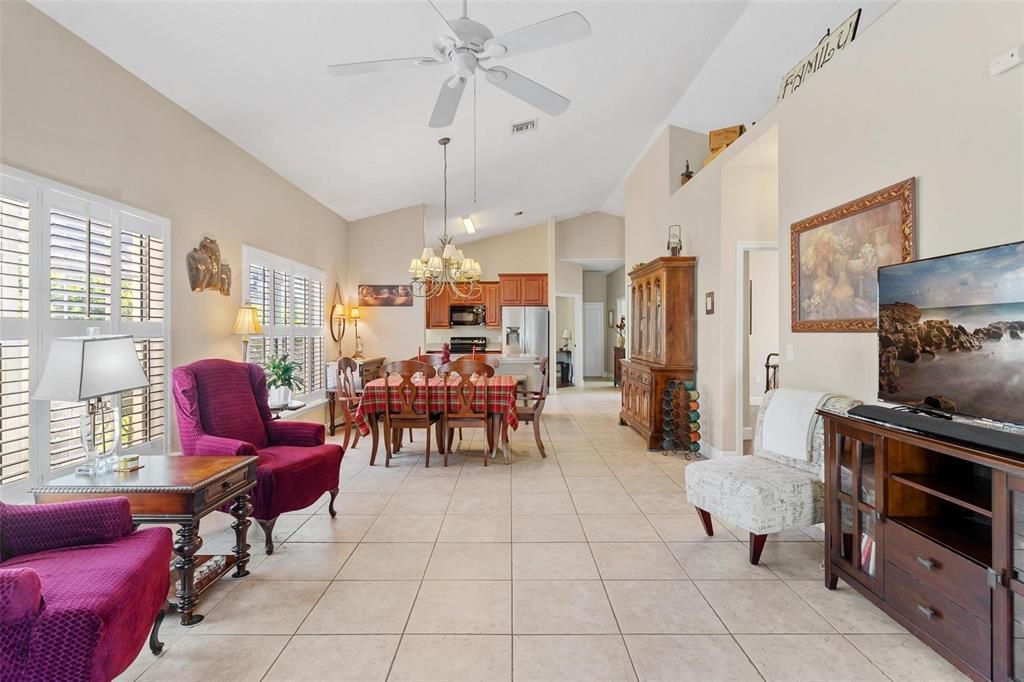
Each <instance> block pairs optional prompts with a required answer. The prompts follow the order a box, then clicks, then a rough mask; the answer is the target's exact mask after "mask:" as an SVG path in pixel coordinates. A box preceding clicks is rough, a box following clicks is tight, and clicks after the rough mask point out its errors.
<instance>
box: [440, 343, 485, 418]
mask: <svg viewBox="0 0 1024 682" xmlns="http://www.w3.org/2000/svg"><path fill="white" fill-rule="evenodd" d="M452 375H454V376H455V377H458V381H457V382H452V380H451V379H452ZM441 376H442V377H443V379H444V415H445V417H446V418H448V419H481V418H483V419H486V418H487V380H488V379H489V378H491V377H493V376H494V367H492V366H491V365H488V364H487V363H486V362H482V361H480V360H471V359H468V358H462V359H460V360H453V361H452V362H449V363H448V364H446V365H442V367H441ZM474 376H475V377H477V380H476V381H473V377H474ZM478 394H479V395H482V396H483V402H482V404H483V408H482V409H480V410H477V409H475V407H474V405H473V403H474V402H475V401H476V399H477V395H478ZM453 396H454V398H453Z"/></svg>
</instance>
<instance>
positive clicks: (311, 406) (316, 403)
mask: <svg viewBox="0 0 1024 682" xmlns="http://www.w3.org/2000/svg"><path fill="white" fill-rule="evenodd" d="M326 404H327V398H316V399H314V400H311V401H309V402H308V403H306V404H305V405H304V406H303V407H300V408H299V409H297V410H284V411H283V412H281V413H280V414H279V415H278V416H279V417H280V418H281V419H294V418H296V417H301V416H303V415H305V414H306V413H307V412H312V411H313V410H318V409H321V408H322V407H323V406H324V405H326Z"/></svg>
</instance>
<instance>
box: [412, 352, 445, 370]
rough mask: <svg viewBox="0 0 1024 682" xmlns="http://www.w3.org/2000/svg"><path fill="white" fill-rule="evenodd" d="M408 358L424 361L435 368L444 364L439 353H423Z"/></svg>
mask: <svg viewBox="0 0 1024 682" xmlns="http://www.w3.org/2000/svg"><path fill="white" fill-rule="evenodd" d="M409 359H410V360H415V361H416V362H425V363H427V364H428V365H430V366H431V367H434V368H435V369H436V368H437V367H440V366H441V365H443V364H444V363H443V362H441V354H440V353H424V354H423V355H414V356H412V357H411V358H409Z"/></svg>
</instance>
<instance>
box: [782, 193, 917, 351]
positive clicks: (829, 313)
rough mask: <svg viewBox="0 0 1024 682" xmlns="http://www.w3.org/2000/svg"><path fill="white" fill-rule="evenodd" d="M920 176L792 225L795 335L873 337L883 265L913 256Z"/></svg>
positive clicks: (791, 258)
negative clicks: (916, 189) (869, 334)
mask: <svg viewBox="0 0 1024 682" xmlns="http://www.w3.org/2000/svg"><path fill="white" fill-rule="evenodd" d="M914 184H915V183H914V178H908V179H906V180H904V181H903V182H898V183H896V184H895V185H892V186H890V187H886V188H885V189H882V190H879V191H877V192H874V193H872V194H868V195H867V196H863V197H860V198H859V199H854V200H853V201H850V202H847V203H845V204H843V205H842V206H837V207H836V208H833V209H829V210H828V211H824V212H822V213H819V214H817V215H814V216H811V217H810V218H806V219H804V220H801V221H799V222H796V223H793V225H792V226H791V228H790V263H791V266H792V268H791V273H790V277H791V289H792V294H791V311H792V325H793V331H794V332H873V331H875V330H876V329H877V328H878V268H879V266H882V265H892V264H894V263H906V262H908V261H911V260H913V258H914Z"/></svg>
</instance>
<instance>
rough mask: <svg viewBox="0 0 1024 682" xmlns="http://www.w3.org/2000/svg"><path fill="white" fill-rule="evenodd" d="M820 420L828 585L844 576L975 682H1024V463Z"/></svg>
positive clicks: (850, 421)
mask: <svg viewBox="0 0 1024 682" xmlns="http://www.w3.org/2000/svg"><path fill="white" fill-rule="evenodd" d="M819 414H821V415H822V416H823V417H824V418H825V443H826V447H825V452H826V458H825V495H826V498H825V499H826V503H827V505H828V508H827V513H826V524H825V525H826V547H827V549H826V554H827V560H826V562H825V584H826V587H828V588H829V589H835V587H836V584H837V580H838V579H839V578H842V579H843V580H844V581H845V582H846V583H848V584H850V585H851V586H852V587H853V588H854V589H856V590H857V591H858V592H860V593H861V594H863V595H864V596H866V597H867V598H868V599H870V600H871V601H872V602H873V603H875V604H876V605H877V606H878V607H880V608H881V609H882V610H883V611H885V612H886V613H887V614H889V615H890V616H891V617H892V618H894V619H895V620H896V621H897V622H899V623H900V624H901V625H903V626H904V627H906V628H907V629H908V630H910V631H911V632H912V633H913V634H914V635H916V636H917V637H918V638H919V639H921V640H922V641H923V642H924V643H926V644H927V645H928V646H930V647H931V648H932V649H934V650H935V651H937V652H938V653H939V654H941V655H942V656H943V657H945V658H946V659H947V660H949V661H950V662H951V663H953V664H954V665H955V666H956V667H957V668H959V669H960V670H961V671H963V672H964V673H966V674H967V675H969V676H971V677H972V678H974V679H977V680H1010V679H1017V680H1021V679H1024V634H1022V632H1024V551H1021V550H1022V549H1024V460H1022V459H1020V458H1015V457H1013V456H1012V455H1007V454H1001V453H999V452H998V451H989V450H984V449H978V448H975V447H972V446H968V445H963V444H960V443H955V442H949V441H943V440H939V439H935V438H931V437H928V436H924V435H920V434H916V433H912V432H908V431H904V430H900V429H896V428H893V427H890V426H885V425H881V424H878V423H876V422H873V421H867V420H863V419H858V418H855V417H851V416H848V415H837V414H833V413H831V412H828V411H821V412H819ZM1015 548H1016V549H1017V551H1016V552H1015V551H1014V549H1015ZM1015 624H1017V630H1018V634H1017V635H1016V636H1015V635H1014V625H1015Z"/></svg>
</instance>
